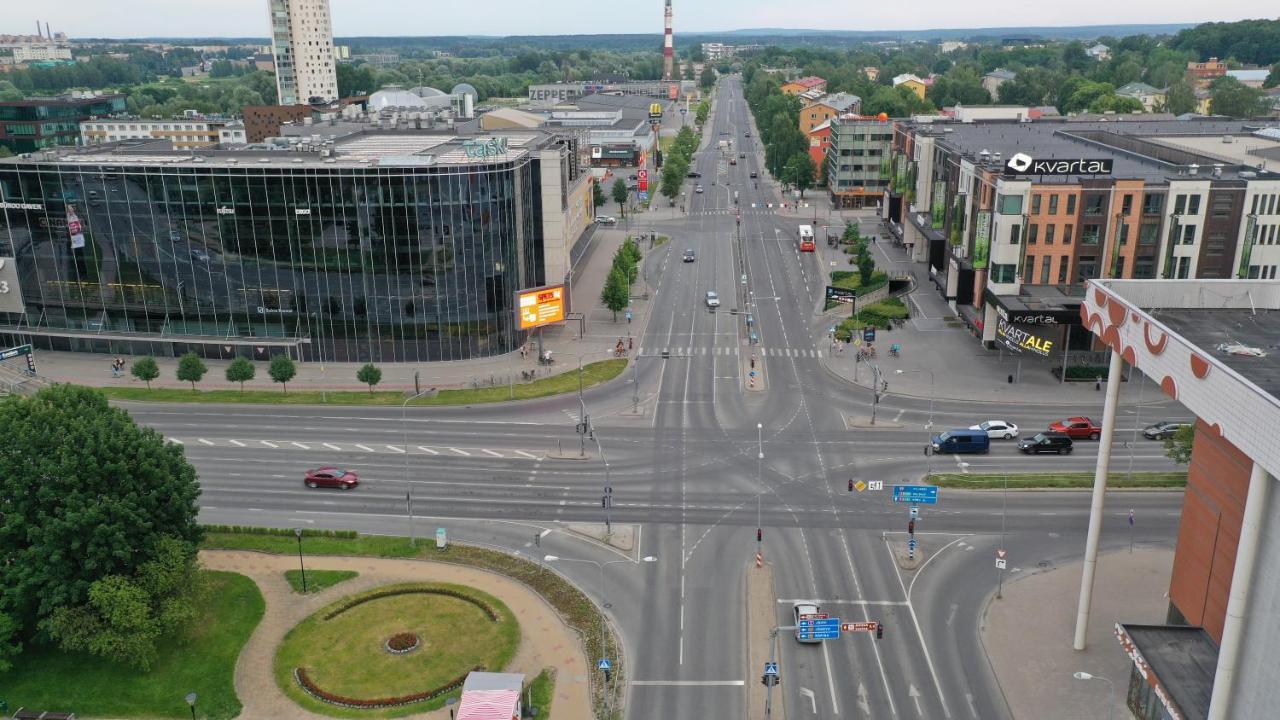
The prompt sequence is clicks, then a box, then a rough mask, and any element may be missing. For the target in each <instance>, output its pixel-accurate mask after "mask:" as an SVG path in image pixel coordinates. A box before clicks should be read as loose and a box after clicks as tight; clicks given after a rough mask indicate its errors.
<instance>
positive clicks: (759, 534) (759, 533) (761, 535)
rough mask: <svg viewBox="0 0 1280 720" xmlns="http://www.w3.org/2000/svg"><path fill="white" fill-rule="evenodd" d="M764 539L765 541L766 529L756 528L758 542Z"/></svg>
mask: <svg viewBox="0 0 1280 720" xmlns="http://www.w3.org/2000/svg"><path fill="white" fill-rule="evenodd" d="M763 541H764V530H761V529H760V528H756V542H763Z"/></svg>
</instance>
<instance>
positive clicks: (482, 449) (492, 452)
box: [480, 448, 502, 457]
mask: <svg viewBox="0 0 1280 720" xmlns="http://www.w3.org/2000/svg"><path fill="white" fill-rule="evenodd" d="M480 451H481V452H485V453H488V454H490V455H492V456H494V457H502V453H498V452H494V451H492V450H490V449H489V448H481V450H480Z"/></svg>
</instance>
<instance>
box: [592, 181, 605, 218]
mask: <svg viewBox="0 0 1280 720" xmlns="http://www.w3.org/2000/svg"><path fill="white" fill-rule="evenodd" d="M604 202H605V197H604V190H602V189H601V188H600V183H599V182H597V181H595V180H592V181H591V204H592V205H594V206H595V208H596V210H597V211H598V210H599V209H600V208H602V207H604Z"/></svg>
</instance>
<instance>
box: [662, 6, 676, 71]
mask: <svg viewBox="0 0 1280 720" xmlns="http://www.w3.org/2000/svg"><path fill="white" fill-rule="evenodd" d="M666 3H667V5H666V9H665V10H664V11H663V13H662V28H663V30H662V79H663V80H666V81H668V82H670V81H671V80H674V79H675V61H676V50H675V45H674V44H673V43H672V40H671V0H666Z"/></svg>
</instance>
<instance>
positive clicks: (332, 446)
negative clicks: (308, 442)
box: [321, 443, 342, 451]
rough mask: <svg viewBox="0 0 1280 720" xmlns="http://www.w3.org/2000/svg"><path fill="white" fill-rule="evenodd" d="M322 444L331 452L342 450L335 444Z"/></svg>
mask: <svg viewBox="0 0 1280 720" xmlns="http://www.w3.org/2000/svg"><path fill="white" fill-rule="evenodd" d="M321 444H322V445H324V446H325V447H327V448H329V449H330V450H338V451H341V450H342V448H340V447H338V446H337V445H334V444H333V443H321Z"/></svg>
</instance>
